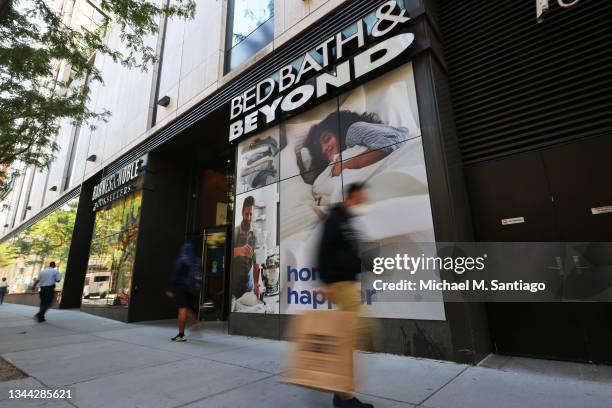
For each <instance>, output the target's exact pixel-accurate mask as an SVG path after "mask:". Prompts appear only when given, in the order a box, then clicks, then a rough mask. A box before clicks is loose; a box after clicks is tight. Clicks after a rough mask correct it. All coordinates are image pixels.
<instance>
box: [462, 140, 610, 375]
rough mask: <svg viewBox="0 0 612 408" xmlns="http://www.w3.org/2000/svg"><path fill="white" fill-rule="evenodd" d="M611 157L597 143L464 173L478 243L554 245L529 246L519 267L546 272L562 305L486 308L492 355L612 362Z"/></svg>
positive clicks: (496, 305) (521, 157)
mask: <svg viewBox="0 0 612 408" xmlns="http://www.w3.org/2000/svg"><path fill="white" fill-rule="evenodd" d="M611 151H612V140H611V139H610V138H609V137H600V138H594V139H588V140H583V141H580V142H577V143H571V144H567V145H562V146H557V147H554V148H549V149H546V150H542V151H538V152H532V153H527V154H522V155H518V156H514V157H511V158H508V159H503V160H499V161H495V162H490V163H485V164H482V165H477V166H473V167H470V168H468V169H467V170H466V176H467V180H468V187H469V189H470V198H471V202H472V210H473V219H474V226H475V230H476V236H477V240H479V241H489V242H552V243H558V244H552V245H547V248H549V249H550V250H549V251H539V250H536V246H535V245H528V246H527V247H528V248H529V250H528V252H530V253H525V254H523V257H522V258H523V259H526V260H528V261H527V262H522V265H528V267H529V268H533V273H538V272H539V271H537V270H536V268H537V265H540V266H542V267H543V268H545V269H546V270H547V271H548V272H550V273H549V276H551V277H553V278H551V279H553V280H556V282H552V283H553V284H554V285H555V286H556V287H558V288H560V290H559V293H560V294H562V295H563V299H564V301H563V302H556V303H490V304H488V305H487V309H488V316H489V326H490V330H491V337H492V340H493V346H494V350H496V352H498V353H501V354H510V355H519V356H528V357H539V358H550V359H561V360H574V361H585V362H598V363H611V362H612V349H610V347H609V344H610V339H612V318H611V316H612V303H610V302H604V301H602V300H605V299H608V300H609V299H610V287H611V286H612V259H611V258H612V245H611V244H610V242H612V188H611V187H610V186H611V185H612V183H611V182H612V172H611V171H610V168H609V152H611ZM504 219H515V220H518V222H516V223H510V224H506V225H504V223H503V222H502V220H504ZM532 248H533V250H532ZM520 263H521V260H517V264H516V266H517V267H520V265H519V264H520ZM585 298H586V299H587V300H589V301H587V302H585V301H580V302H574V301H572V300H582V299H585Z"/></svg>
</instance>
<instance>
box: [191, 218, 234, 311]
mask: <svg viewBox="0 0 612 408" xmlns="http://www.w3.org/2000/svg"><path fill="white" fill-rule="evenodd" d="M230 236H231V228H229V226H227V225H222V226H217V227H212V228H206V229H205V230H204V234H203V239H202V241H203V244H202V271H203V273H204V277H203V285H202V293H201V294H200V302H199V307H198V316H199V318H200V320H204V321H225V320H227V316H228V314H229V296H228V294H229V283H230V282H229V277H230V275H229V260H230V259H231V257H230V253H229V252H228V251H230V247H231V238H230Z"/></svg>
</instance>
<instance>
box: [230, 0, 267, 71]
mask: <svg viewBox="0 0 612 408" xmlns="http://www.w3.org/2000/svg"><path fill="white" fill-rule="evenodd" d="M227 37H228V38H227V53H226V62H225V71H226V72H229V71H232V70H234V69H235V68H236V67H238V66H239V65H241V64H242V63H244V62H245V61H246V60H247V59H249V58H250V57H252V56H253V55H255V54H256V53H257V52H258V51H259V50H261V49H262V48H264V47H265V46H266V45H268V44H269V43H270V42H272V40H273V39H274V0H232V1H231V2H230V8H229V13H228V30H227Z"/></svg>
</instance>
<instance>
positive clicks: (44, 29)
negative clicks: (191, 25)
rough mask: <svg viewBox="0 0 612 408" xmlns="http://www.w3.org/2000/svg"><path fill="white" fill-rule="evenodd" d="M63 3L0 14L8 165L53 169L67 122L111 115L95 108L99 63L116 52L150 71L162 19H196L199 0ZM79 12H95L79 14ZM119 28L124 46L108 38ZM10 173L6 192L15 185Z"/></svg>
mask: <svg viewBox="0 0 612 408" xmlns="http://www.w3.org/2000/svg"><path fill="white" fill-rule="evenodd" d="M59 3H60V4H61V3H63V6H62V7H63V13H62V12H61V10H55V9H53V8H51V7H52V5H53V4H55V3H54V2H49V1H46V0H14V1H13V2H12V8H11V9H10V10H9V12H8V13H7V14H6V15H5V16H3V17H1V18H0V169H6V168H8V167H9V166H11V165H13V164H15V163H16V162H17V161H19V162H21V163H23V164H25V165H26V166H35V167H37V168H44V167H46V166H48V165H49V164H50V162H51V161H52V160H53V157H54V155H55V153H56V152H57V151H58V148H59V146H58V145H57V144H56V143H55V135H56V133H57V131H58V130H59V127H60V124H61V123H62V121H65V120H66V119H69V120H71V121H72V122H73V123H74V124H75V125H77V124H78V125H81V126H83V125H89V126H90V127H94V126H95V124H96V123H97V122H99V121H104V120H106V119H107V118H108V116H109V114H110V112H107V111H94V110H92V109H91V108H90V107H89V106H88V101H89V86H90V84H91V83H92V82H95V81H102V79H103V78H102V75H101V72H100V70H99V69H98V68H97V67H96V66H95V65H93V64H92V63H91V62H92V61H93V60H94V59H95V58H96V57H98V58H99V57H101V56H108V57H110V58H112V60H113V61H115V62H117V63H120V64H122V65H124V66H127V67H132V68H140V69H147V68H148V67H150V66H151V64H152V63H153V62H154V61H155V60H156V55H155V50H154V49H153V48H151V47H150V46H148V45H147V44H146V42H145V40H146V39H147V37H148V36H151V35H154V34H157V33H158V31H159V23H160V21H161V19H162V18H164V16H169V17H179V18H192V17H193V14H194V12H195V1H194V0H172V1H169V0H168V1H167V2H166V1H163V2H158V1H156V0H153V1H150V0H89V1H88V0H76V1H75V2H74V5H73V4H72V2H71V1H65V2H59ZM160 3H163V4H160ZM71 7H72V8H71ZM77 8H78V9H77ZM77 12H80V13H82V14H83V15H88V16H92V17H90V18H89V19H78V18H76V17H75V16H76V15H77V14H78V13H77ZM111 27H114V28H115V29H117V28H118V29H119V30H120V36H119V38H120V39H121V44H120V46H118V47H116V48H112V47H109V45H108V44H107V42H106V39H107V38H106V37H107V33H108V31H109V28H111ZM0 173H6V170H2V171H0ZM2 176H3V174H0V194H1V193H2V190H3V189H6V188H7V187H8V185H7V183H6V182H5V181H6V179H5V178H4V177H2Z"/></svg>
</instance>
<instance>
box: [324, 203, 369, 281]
mask: <svg viewBox="0 0 612 408" xmlns="http://www.w3.org/2000/svg"><path fill="white" fill-rule="evenodd" d="M358 237H359V236H358V234H357V231H355V230H354V228H353V227H352V225H351V223H350V215H349V214H348V212H347V211H346V209H345V208H344V207H343V206H342V205H341V204H337V205H335V206H333V207H332V208H331V210H330V212H329V215H328V216H327V218H326V219H325V222H324V225H323V235H322V237H321V243H320V246H319V252H318V254H319V258H318V262H317V265H318V269H319V276H320V277H321V280H322V281H323V282H325V283H327V284H329V283H335V282H344V281H354V280H356V279H357V275H358V274H359V273H360V272H361V258H360V256H359V238H358Z"/></svg>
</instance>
